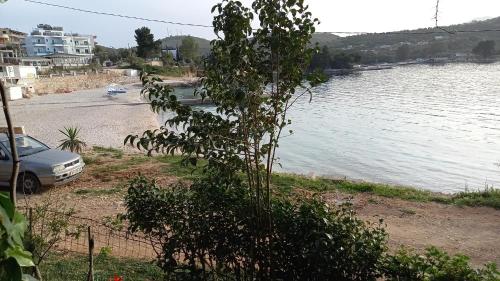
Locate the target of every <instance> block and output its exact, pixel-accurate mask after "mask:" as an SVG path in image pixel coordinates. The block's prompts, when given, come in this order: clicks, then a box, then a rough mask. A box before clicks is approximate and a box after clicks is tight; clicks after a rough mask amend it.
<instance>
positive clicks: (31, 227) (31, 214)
mask: <svg viewBox="0 0 500 281" xmlns="http://www.w3.org/2000/svg"><path fill="white" fill-rule="evenodd" d="M28 218H29V226H28V227H29V233H30V239H33V208H31V207H30V208H29V210H28Z"/></svg>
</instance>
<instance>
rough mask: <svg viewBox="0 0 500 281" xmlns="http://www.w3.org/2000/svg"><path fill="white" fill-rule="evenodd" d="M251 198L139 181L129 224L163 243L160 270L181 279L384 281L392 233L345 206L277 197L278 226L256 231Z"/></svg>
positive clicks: (228, 190) (222, 188) (238, 190)
mask: <svg viewBox="0 0 500 281" xmlns="http://www.w3.org/2000/svg"><path fill="white" fill-rule="evenodd" d="M251 198H252V197H251V194H249V192H248V188H244V187H242V186H237V185H231V186H227V185H224V184H222V183H214V181H206V180H200V181H197V182H195V183H194V184H193V185H192V186H190V187H185V186H175V187H173V188H160V187H158V186H157V185H156V184H155V183H154V182H150V181H148V180H146V179H145V178H143V177H140V178H137V179H135V180H133V181H132V182H131V184H130V188H129V191H128V194H127V196H126V206H127V218H128V220H129V222H130V230H132V231H137V230H140V231H142V232H144V233H146V234H147V235H150V236H151V238H152V240H153V241H160V245H157V246H158V247H159V248H158V249H157V251H158V252H160V253H161V257H160V259H159V265H160V266H161V268H162V269H163V270H164V271H165V272H167V273H168V274H170V275H171V276H175V277H177V278H186V279H189V278H195V279H194V280H196V278H199V279H200V280H211V278H214V279H215V278H216V277H221V276H224V278H229V279H224V280H233V279H234V280H254V278H257V280H263V279H265V278H266V276H270V278H272V280H346V281H347V280H376V278H378V277H380V276H381V273H382V266H383V263H382V261H383V255H384V253H385V251H386V246H385V245H386V244H385V240H386V234H385V231H384V230H383V229H382V228H381V227H380V225H375V226H370V225H367V224H366V223H364V222H362V221H361V220H359V219H357V218H356V217H355V214H354V212H353V211H352V210H350V209H349V208H348V207H347V206H346V207H341V208H330V207H328V206H327V205H325V204H323V203H321V202H319V201H316V200H304V201H303V202H298V203H297V202H295V203H292V202H289V201H288V200H286V199H282V198H275V199H273V200H274V202H273V204H272V209H271V214H270V215H271V216H272V217H273V228H272V230H271V232H267V230H266V228H263V227H261V226H259V225H258V224H259V223H263V224H264V223H265V221H263V222H259V220H256V219H255V218H253V217H252V216H251V215H249V214H252V208H254V205H253V203H252V201H251V200H252V199H251ZM263 232H264V233H263ZM256 239H264V240H265V241H268V242H267V243H255V240H256ZM269 256H270V258H269ZM180 257H182V259H181V258H180ZM268 261H271V264H267V263H268ZM267 268H270V272H268V271H267V270H268V269H267ZM190 280H191V279H190Z"/></svg>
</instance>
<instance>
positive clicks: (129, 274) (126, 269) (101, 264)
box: [41, 253, 165, 281]
mask: <svg viewBox="0 0 500 281" xmlns="http://www.w3.org/2000/svg"><path fill="white" fill-rule="evenodd" d="M41 272H42V277H43V278H44V280H50V281H68V280H87V272H88V257H86V256H82V255H76V254H75V255H62V254H57V253H53V254H50V255H49V256H48V258H47V259H46V260H45V262H43V263H42V265H41ZM94 275H95V280H96V281H108V280H112V279H113V277H114V276H115V275H117V276H121V277H122V278H123V279H124V280H140V281H143V280H144V281H145V280H150V281H153V280H164V279H165V276H164V274H163V273H162V272H161V270H160V269H159V268H158V267H157V266H156V265H154V263H153V262H147V261H144V260H135V259H129V258H119V259H118V258H114V257H110V256H106V255H98V256H97V257H96V258H95V259H94Z"/></svg>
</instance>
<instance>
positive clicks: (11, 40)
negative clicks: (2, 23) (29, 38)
mask: <svg viewBox="0 0 500 281" xmlns="http://www.w3.org/2000/svg"><path fill="white" fill-rule="evenodd" d="M25 38H26V33H23V32H20V31H16V30H12V29H10V28H0V63H3V62H4V60H8V59H12V58H17V57H20V56H22V55H23V54H24V53H25V49H24V39H25Z"/></svg>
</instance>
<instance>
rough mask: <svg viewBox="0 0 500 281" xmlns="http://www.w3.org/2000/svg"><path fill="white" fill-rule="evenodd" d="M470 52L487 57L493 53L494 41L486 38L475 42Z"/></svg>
mask: <svg viewBox="0 0 500 281" xmlns="http://www.w3.org/2000/svg"><path fill="white" fill-rule="evenodd" d="M472 53H473V54H475V55H478V56H481V57H482V58H489V57H492V56H493V55H494V54H495V41H493V40H486V41H481V42H479V43H477V45H476V47H474V49H472Z"/></svg>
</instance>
